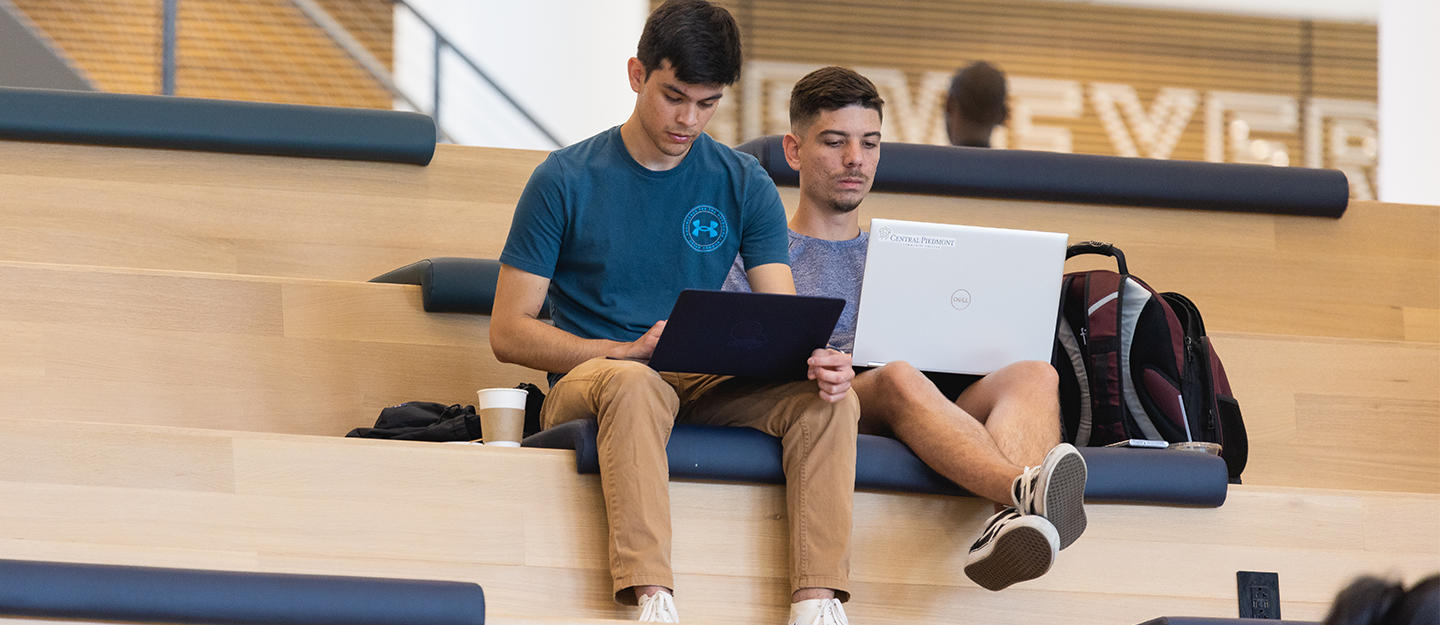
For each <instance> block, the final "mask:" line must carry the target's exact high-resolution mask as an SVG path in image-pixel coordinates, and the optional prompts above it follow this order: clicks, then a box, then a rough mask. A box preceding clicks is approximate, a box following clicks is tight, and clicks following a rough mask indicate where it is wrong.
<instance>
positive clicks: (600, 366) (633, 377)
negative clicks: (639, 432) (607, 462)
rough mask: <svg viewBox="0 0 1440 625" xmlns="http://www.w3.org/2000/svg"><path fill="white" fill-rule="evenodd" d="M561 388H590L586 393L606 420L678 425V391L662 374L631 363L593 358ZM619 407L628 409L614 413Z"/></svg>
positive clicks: (572, 371)
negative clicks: (635, 420) (582, 386)
mask: <svg viewBox="0 0 1440 625" xmlns="http://www.w3.org/2000/svg"><path fill="white" fill-rule="evenodd" d="M560 384H579V385H589V388H588V389H587V390H586V392H588V393H590V394H591V396H592V404H593V406H592V407H593V409H594V412H595V414H596V416H597V417H603V418H606V419H615V418H621V419H637V418H639V419H646V418H648V419H653V420H657V421H674V418H675V413H676V411H677V410H679V407H680V400H679V398H678V397H677V396H676V395H675V389H673V388H671V386H670V384H669V383H667V382H666V381H665V380H664V379H663V378H661V377H660V374H659V372H657V371H655V370H654V369H651V368H650V367H649V366H647V365H644V364H642V363H638V362H635V361H631V360H611V359H607V358H592V359H590V360H587V361H585V362H583V363H580V365H578V366H576V367H575V368H574V369H572V370H571V371H570V373H569V374H567V375H566V376H565V378H564V379H562V380H561V382H560ZM557 388H558V385H557ZM618 404H624V405H625V406H626V408H625V409H622V410H610V408H611V407H612V406H616V405H618ZM636 408H642V409H640V410H637V409H636ZM643 408H649V409H648V410H645V409H643Z"/></svg>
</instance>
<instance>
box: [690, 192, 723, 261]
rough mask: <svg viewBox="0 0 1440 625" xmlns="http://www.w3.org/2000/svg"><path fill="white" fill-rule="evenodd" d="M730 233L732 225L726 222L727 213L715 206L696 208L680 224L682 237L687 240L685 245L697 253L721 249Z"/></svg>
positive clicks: (703, 205)
mask: <svg viewBox="0 0 1440 625" xmlns="http://www.w3.org/2000/svg"><path fill="white" fill-rule="evenodd" d="M729 233H730V225H729V224H728V223H726V222H725V213H723V212H721V211H720V210H719V209H717V208H715V207H714V206H708V205H705V204H701V205H699V206H696V207H695V208H693V209H691V210H690V212H689V214H687V215H685V219H684V220H682V221H681V222H680V235H681V236H682V237H684V238H685V244H686V245H689V246H690V249H692V250H695V251H697V252H713V251H715V250H718V249H721V247H720V246H721V245H723V244H724V243H725V239H726V238H727V237H726V235H728V234H729Z"/></svg>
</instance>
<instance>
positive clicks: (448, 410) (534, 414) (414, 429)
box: [345, 382, 545, 442]
mask: <svg viewBox="0 0 1440 625" xmlns="http://www.w3.org/2000/svg"><path fill="white" fill-rule="evenodd" d="M516 388H519V389H524V390H525V393H526V395H525V436H529V435H531V434H534V433H536V432H539V431H540V407H541V406H542V405H543V404H544V402H545V394H544V393H543V392H541V391H540V388H539V387H537V386H535V385H534V384H531V383H529V382H524V383H522V384H520V385H519V386H517V387H516ZM345 436H346V437H349V438H388V439H392V440H400V441H431V442H446V441H475V440H480V417H479V416H477V415H476V414H475V407H474V406H461V405H460V404H452V405H449V406H446V405H445V404H437V403H435V402H430V401H407V402H405V403H403V404H400V405H398V406H391V407H389V408H385V409H384V410H381V411H380V418H379V419H376V420H375V427H373V428H355V429H353V430H350V433H348V434H346V435H345Z"/></svg>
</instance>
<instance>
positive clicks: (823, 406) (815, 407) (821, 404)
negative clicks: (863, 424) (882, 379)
mask: <svg viewBox="0 0 1440 625" xmlns="http://www.w3.org/2000/svg"><path fill="white" fill-rule="evenodd" d="M810 386H811V387H813V388H809V389H807V390H806V393H805V395H803V396H802V398H800V401H801V402H802V405H803V406H804V407H803V408H801V409H799V410H795V411H794V414H795V416H796V417H799V418H809V419H813V420H812V421H811V425H827V424H836V425H839V426H841V427H843V428H847V429H850V430H855V429H857V428H858V427H859V425H858V424H859V423H860V399H859V397H858V395H857V394H856V393H855V390H854V389H851V390H850V392H848V393H845V396H844V397H841V398H840V399H839V400H836V401H833V402H831V401H827V400H825V399H824V398H822V397H820V391H819V388H818V387H816V386H815V385H814V384H813V383H812V384H811V385H810ZM791 423H795V421H793V420H792V421H791Z"/></svg>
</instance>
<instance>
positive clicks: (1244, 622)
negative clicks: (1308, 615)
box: [1140, 616, 1320, 625]
mask: <svg viewBox="0 0 1440 625" xmlns="http://www.w3.org/2000/svg"><path fill="white" fill-rule="evenodd" d="M1140 625H1320V624H1319V623H1317V622H1315V621H1290V620H1276V619H1265V618H1238V617H1237V618H1212V617H1201V616H1162V617H1160V618H1157V619H1151V620H1148V621H1145V622H1144V623H1141V624H1140Z"/></svg>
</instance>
